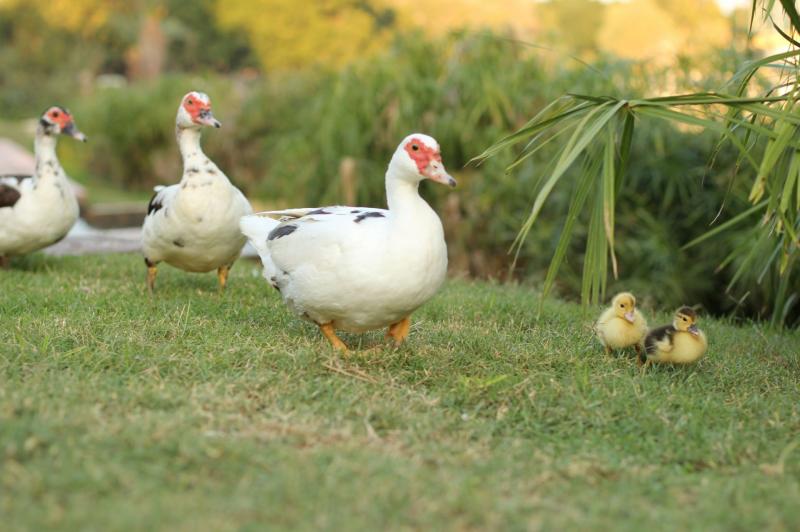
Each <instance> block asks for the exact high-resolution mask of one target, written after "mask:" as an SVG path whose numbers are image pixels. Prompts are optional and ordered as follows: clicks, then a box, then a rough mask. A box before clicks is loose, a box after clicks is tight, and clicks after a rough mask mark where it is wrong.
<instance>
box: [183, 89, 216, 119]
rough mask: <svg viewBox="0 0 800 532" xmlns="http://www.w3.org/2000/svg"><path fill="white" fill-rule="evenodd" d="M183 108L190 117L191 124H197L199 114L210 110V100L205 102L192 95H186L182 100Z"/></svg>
mask: <svg viewBox="0 0 800 532" xmlns="http://www.w3.org/2000/svg"><path fill="white" fill-rule="evenodd" d="M183 108H184V109H186V112H187V113H189V116H191V117H192V122H194V123H196V124H199V123H200V121H199V118H200V113H201V112H203V111H210V110H211V100H209V101H207V102H206V101H203V100H201V99H200V98H198V97H197V95H196V94H194V93H192V94H188V95H187V96H186V98H184V99H183Z"/></svg>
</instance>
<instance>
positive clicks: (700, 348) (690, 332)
mask: <svg viewBox="0 0 800 532" xmlns="http://www.w3.org/2000/svg"><path fill="white" fill-rule="evenodd" d="M644 349H645V352H644V353H642V355H641V356H640V358H639V362H640V363H644V362H665V363H670V364H691V363H692V362H695V361H697V360H698V359H699V358H700V357H701V356H703V355H704V354H705V352H706V349H708V340H707V339H706V335H705V334H704V333H703V331H701V330H700V329H698V328H697V313H696V312H695V311H694V310H692V309H691V308H690V307H681V308H679V309H678V311H677V312H676V313H675V318H674V319H673V320H672V325H664V326H663V327H659V328H657V329H653V330H652V331H650V334H648V335H647V338H645V340H644Z"/></svg>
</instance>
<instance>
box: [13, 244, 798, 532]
mask: <svg viewBox="0 0 800 532" xmlns="http://www.w3.org/2000/svg"><path fill="white" fill-rule="evenodd" d="M144 274H145V268H144V265H143V263H142V260H141V259H140V257H139V256H136V255H119V256H101V257H74V258H72V257H70V258H52V257H45V256H43V255H34V256H32V257H29V258H24V259H21V260H20V259H18V260H17V261H16V262H15V263H14V268H13V269H12V270H10V271H0V467H2V470H1V471H0V482H1V484H0V519H2V525H1V526H0V528H2V529H3V530H42V529H47V528H59V529H70V530H98V531H113V530H130V529H138V530H151V529H161V530H186V531H190V530H191V531H194V530H242V529H244V530H257V529H261V528H262V527H263V526H264V525H270V526H271V527H274V528H296V529H306V530H308V529H319V528H326V529H345V530H357V529H372V530H380V529H384V528H393V529H410V528H424V529H450V530H452V529H455V530H464V529H479V528H490V529H495V530H500V529H503V530H508V529H511V530H515V529H539V528H545V529H554V528H555V529H561V528H562V527H572V528H574V527H581V528H592V529H608V528H610V527H614V528H617V529H627V530H639V529H642V528H643V527H645V526H648V527H650V528H655V529H671V530H678V529H702V530H709V529H724V530H760V529H762V528H767V529H772V530H797V529H798V527H800V510H798V509H799V508H800V448H798V446H799V445H800V391H799V389H798V382H799V381H800V355H799V354H798V353H800V334H798V331H790V332H784V333H779V332H775V331H771V330H768V329H766V328H764V327H762V326H761V325H757V324H749V323H747V324H742V325H739V326H735V325H733V324H731V323H729V322H726V321H723V320H712V319H702V320H701V322H700V326H701V327H702V328H703V329H704V330H705V331H706V332H707V334H708V337H709V340H710V350H709V353H708V356H707V357H706V358H704V359H703V360H701V361H700V363H699V364H698V365H696V366H694V367H689V368H678V369H671V368H652V369H650V370H648V371H647V372H645V373H641V372H640V371H639V370H637V368H636V364H635V362H634V360H633V357H632V353H625V354H620V355H618V356H613V357H607V356H604V355H603V354H602V351H601V349H600V347H599V345H598V344H597V343H596V342H595V341H594V340H593V338H592V335H591V329H590V326H591V321H592V318H593V317H594V313H595V310H596V309H593V310H592V312H591V313H590V314H584V313H583V312H582V310H581V308H580V307H579V306H577V305H573V304H568V303H563V302H558V301H548V302H547V303H546V304H545V313H544V315H543V316H542V318H541V319H539V320H538V321H537V320H536V318H535V317H536V304H537V302H538V297H537V293H536V292H535V291H533V290H531V289H529V288H525V287H513V286H500V285H496V284H489V283H482V282H480V283H478V282H476V283H472V282H465V281H451V282H449V283H448V284H447V285H446V287H445V288H444V289H443V290H442V292H441V293H440V294H439V295H438V296H437V297H436V298H435V299H434V300H433V301H431V302H430V303H429V304H428V305H426V306H425V307H423V308H422V309H421V310H420V311H418V312H417V313H416V314H415V316H414V322H413V326H412V332H411V336H410V341H409V343H408V344H407V345H406V346H404V347H402V348H401V349H399V350H392V349H389V348H388V347H386V344H384V342H383V336H382V333H377V332H376V333H372V334H366V335H360V336H358V335H343V338H344V340H345V341H346V342H348V343H349V344H350V345H351V346H352V347H355V348H356V349H355V351H354V353H353V354H352V355H351V356H350V357H349V358H344V357H342V356H340V355H337V354H335V353H333V352H331V350H330V349H329V348H328V346H327V343H326V342H325V341H324V340H323V339H322V337H321V335H320V334H319V333H318V332H317V330H316V328H315V327H313V326H311V325H309V324H306V323H304V322H302V321H300V320H298V319H296V318H295V317H294V316H292V315H291V314H289V313H288V311H287V310H285V309H284V307H283V305H282V304H281V303H280V301H279V299H278V297H277V293H276V292H275V291H274V290H272V289H271V288H270V287H269V286H268V285H267V284H266V283H265V282H264V281H263V280H262V279H261V278H260V277H259V273H258V269H257V267H256V264H255V263H253V262H247V261H242V262H240V263H239V264H237V266H236V267H235V268H234V270H233V274H232V278H231V283H230V288H229V291H228V292H227V293H226V294H224V295H219V294H218V293H217V292H216V279H215V276H214V275H212V274H208V275H189V274H184V273H182V272H178V271H176V270H173V269H171V268H169V267H163V268H162V271H161V273H160V276H159V279H158V286H157V296H156V297H155V298H150V297H148V296H147V295H146V294H145V292H144ZM643 310H644V311H645V313H646V315H647V316H648V317H649V318H650V321H651V323H652V324H655V323H658V322H662V321H663V322H666V321H667V320H668V316H669V313H668V312H662V313H659V314H657V315H656V316H653V314H652V309H643ZM665 310H667V311H669V310H671V309H665Z"/></svg>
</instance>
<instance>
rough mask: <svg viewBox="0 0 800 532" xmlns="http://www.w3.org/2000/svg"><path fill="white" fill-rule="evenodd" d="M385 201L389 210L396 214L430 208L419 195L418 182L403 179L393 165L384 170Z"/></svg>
mask: <svg viewBox="0 0 800 532" xmlns="http://www.w3.org/2000/svg"><path fill="white" fill-rule="evenodd" d="M386 203H387V204H388V206H389V210H390V211H392V212H394V213H396V214H398V215H402V214H405V213H413V212H416V211H418V210H419V209H428V210H429V209H430V206H429V205H428V203H427V202H426V201H425V200H424V199H422V197H421V196H420V195H419V182H413V181H407V180H405V179H403V178H402V177H401V176H400V175H399V172H398V171H397V170H396V169H395V168H394V166H393V165H389V169H388V170H387V171H386Z"/></svg>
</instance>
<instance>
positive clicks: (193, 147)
mask: <svg viewBox="0 0 800 532" xmlns="http://www.w3.org/2000/svg"><path fill="white" fill-rule="evenodd" d="M175 135H176V136H177V137H178V147H179V148H180V150H181V157H183V167H184V169H186V168H187V167H188V166H189V164H190V163H193V162H195V161H196V160H198V159H202V158H204V157H205V154H204V153H203V148H202V147H201V146H200V128H182V127H176V128H175Z"/></svg>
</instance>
